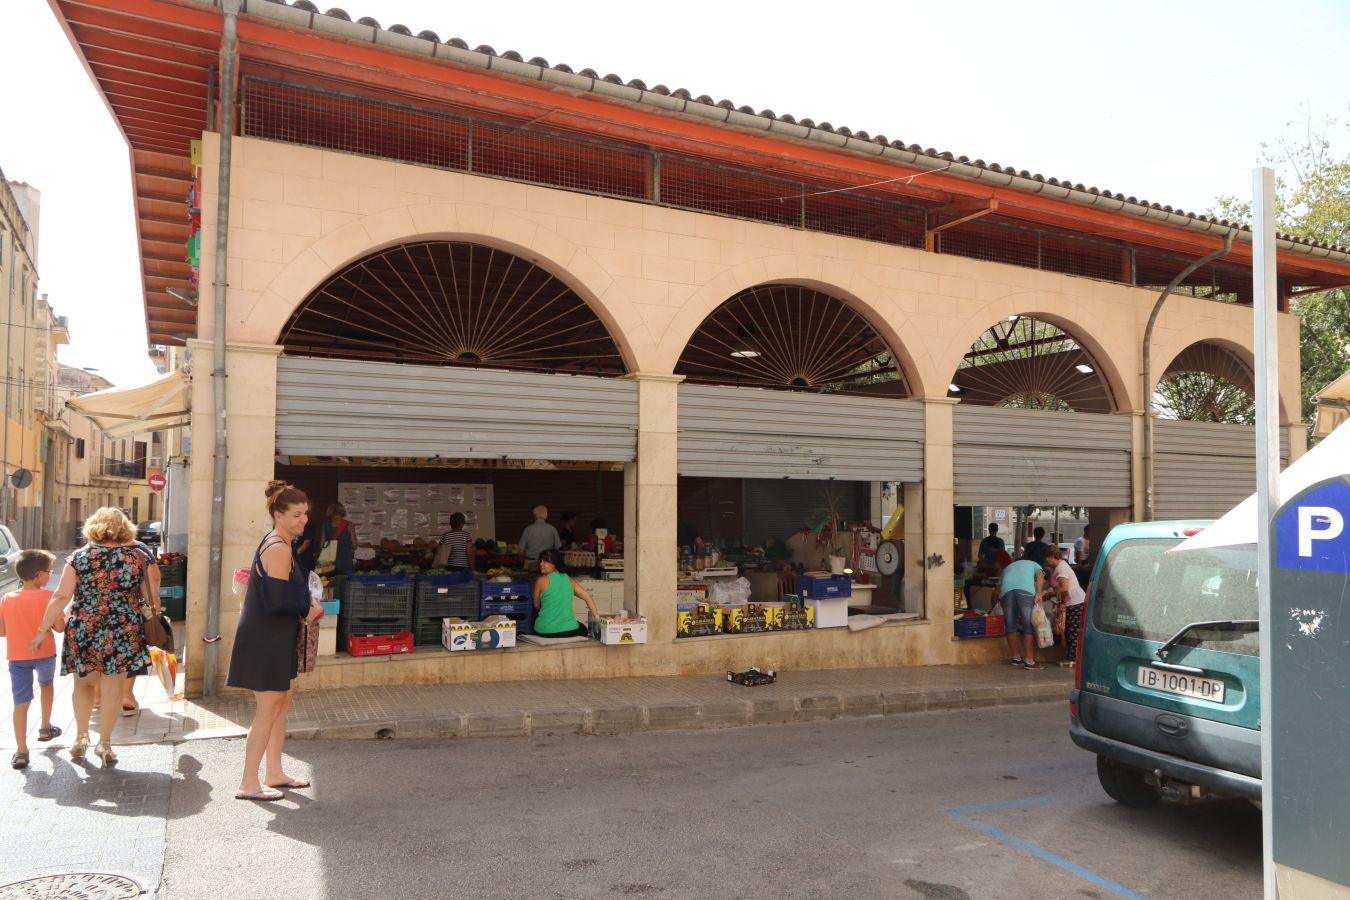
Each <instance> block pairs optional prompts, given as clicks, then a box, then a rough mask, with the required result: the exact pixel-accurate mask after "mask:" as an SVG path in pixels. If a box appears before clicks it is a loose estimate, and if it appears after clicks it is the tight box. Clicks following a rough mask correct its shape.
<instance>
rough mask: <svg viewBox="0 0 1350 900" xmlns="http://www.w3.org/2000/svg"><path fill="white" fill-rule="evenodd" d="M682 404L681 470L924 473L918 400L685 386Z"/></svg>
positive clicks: (905, 477)
mask: <svg viewBox="0 0 1350 900" xmlns="http://www.w3.org/2000/svg"><path fill="white" fill-rule="evenodd" d="M679 404H680V409H679V454H680V455H679V473H680V474H681V475H703V476H707V477H714V478H715V477H724V478H779V479H781V478H814V479H828V478H834V479H839V480H844V481H920V480H922V479H923V407H922V404H920V403H919V402H918V401H915V400H892V399H889V398H882V397H859V396H856V395H843V394H806V393H793V392H788V391H767V390H760V389H756V388H733V387H708V386H704V385H694V384H682V385H680V387H679Z"/></svg>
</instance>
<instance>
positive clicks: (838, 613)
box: [806, 597, 849, 628]
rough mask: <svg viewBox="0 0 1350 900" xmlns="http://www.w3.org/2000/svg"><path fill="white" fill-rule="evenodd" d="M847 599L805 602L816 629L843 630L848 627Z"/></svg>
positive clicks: (836, 598)
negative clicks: (809, 609) (814, 621)
mask: <svg viewBox="0 0 1350 900" xmlns="http://www.w3.org/2000/svg"><path fill="white" fill-rule="evenodd" d="M848 602H849V598H848V597H834V598H832V599H828V600H807V601H806V605H807V606H809V607H810V608H811V614H812V616H814V617H815V620H816V627H817V628H845V627H847V626H848Z"/></svg>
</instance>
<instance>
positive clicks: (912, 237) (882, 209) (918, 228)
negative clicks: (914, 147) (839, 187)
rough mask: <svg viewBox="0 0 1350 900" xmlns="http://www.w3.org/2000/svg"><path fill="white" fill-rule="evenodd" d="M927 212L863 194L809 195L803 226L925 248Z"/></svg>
mask: <svg viewBox="0 0 1350 900" xmlns="http://www.w3.org/2000/svg"><path fill="white" fill-rule="evenodd" d="M924 219H925V212H924V209H923V207H920V206H911V205H909V204H908V203H896V202H895V201H893V200H888V199H883V198H881V197H877V196H873V195H869V194H864V193H859V192H857V191H835V192H833V193H817V194H814V195H812V194H810V193H809V192H808V194H807V197H806V218H805V222H804V223H803V226H804V227H805V228H807V229H808V230H810V231H824V232H828V233H829V234H840V235H844V236H845V237H855V238H862V239H863V240H867V241H879V242H881V243H883V244H899V245H901V246H904V247H922V246H923V234H924Z"/></svg>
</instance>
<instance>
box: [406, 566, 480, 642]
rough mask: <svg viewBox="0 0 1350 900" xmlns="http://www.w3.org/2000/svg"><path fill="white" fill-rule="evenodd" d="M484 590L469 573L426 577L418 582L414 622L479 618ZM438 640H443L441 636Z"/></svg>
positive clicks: (414, 604) (414, 605)
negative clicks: (479, 604)
mask: <svg viewBox="0 0 1350 900" xmlns="http://www.w3.org/2000/svg"><path fill="white" fill-rule="evenodd" d="M480 590H481V589H480V588H479V586H478V582H477V581H476V580H475V579H474V578H473V576H471V575H469V573H467V572H465V573H463V574H462V575H459V574H454V575H425V576H423V577H422V578H420V579H418V581H417V596H416V600H415V602H414V603H413V618H414V619H417V620H419V621H420V620H421V619H429V618H436V619H444V618H448V617H450V616H459V617H460V618H461V619H473V618H476V617H477V616H478V603H479V592H480ZM436 640H438V641H439V640H440V636H439V634H438V635H437V638H436Z"/></svg>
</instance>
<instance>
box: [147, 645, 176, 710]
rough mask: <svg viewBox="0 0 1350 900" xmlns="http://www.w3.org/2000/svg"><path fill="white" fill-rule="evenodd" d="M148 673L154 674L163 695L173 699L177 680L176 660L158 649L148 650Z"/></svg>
mask: <svg viewBox="0 0 1350 900" xmlns="http://www.w3.org/2000/svg"><path fill="white" fill-rule="evenodd" d="M150 671H151V672H153V673H154V675H155V678H156V679H157V680H158V681H159V683H160V686H161V687H163V688H164V693H165V694H166V695H167V696H168V698H169V699H170V700H172V699H173V698H174V688H175V687H176V682H177V680H178V659H177V657H175V656H174V655H173V654H172V653H168V652H166V651H164V650H161V649H160V648H158V647H151V648H150Z"/></svg>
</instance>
